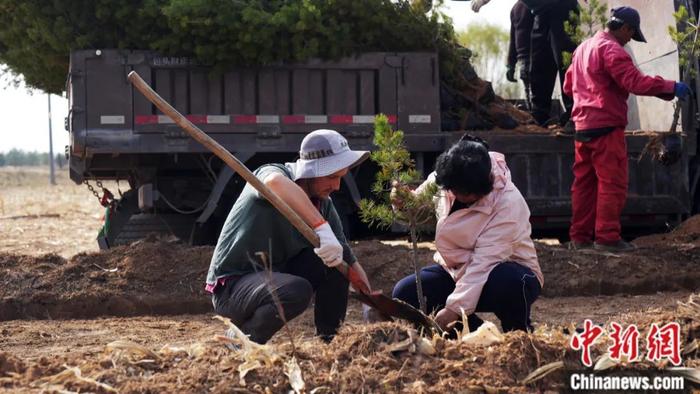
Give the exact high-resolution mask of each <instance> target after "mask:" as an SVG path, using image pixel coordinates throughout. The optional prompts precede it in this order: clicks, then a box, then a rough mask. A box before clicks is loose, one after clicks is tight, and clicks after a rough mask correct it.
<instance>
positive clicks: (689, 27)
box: [668, 6, 700, 80]
mask: <svg viewBox="0 0 700 394" xmlns="http://www.w3.org/2000/svg"><path fill="white" fill-rule="evenodd" d="M673 17H674V19H675V20H676V25H675V26H673V25H672V26H669V27H668V34H669V35H670V36H671V39H672V40H673V42H675V43H676V44H677V45H678V64H679V65H680V68H681V78H682V79H684V80H688V79H689V78H694V77H695V74H696V68H695V67H692V65H693V64H696V62H697V57H698V49H699V47H700V45H698V44H699V43H698V23H697V21H696V20H695V18H694V17H691V16H689V14H688V10H687V9H686V8H685V7H684V6H680V7H679V8H678V11H677V12H675V13H674V14H673Z"/></svg>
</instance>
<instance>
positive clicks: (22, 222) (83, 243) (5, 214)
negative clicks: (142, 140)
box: [0, 167, 125, 257]
mask: <svg viewBox="0 0 700 394" xmlns="http://www.w3.org/2000/svg"><path fill="white" fill-rule="evenodd" d="M56 183H57V185H56V186H50V185H49V169H48V167H0V233H2V234H3V236H2V237H0V250H2V251H5V252H10V253H18V254H26V255H32V256H38V255H42V254H46V253H57V254H59V255H61V256H63V257H71V256H73V255H75V254H77V253H80V252H93V251H97V250H98V247H97V241H95V238H96V236H97V232H98V231H99V229H100V227H101V226H102V217H103V213H104V208H102V206H100V205H99V203H98V201H97V199H96V198H95V196H93V195H92V193H90V192H89V191H88V189H87V187H85V186H84V185H76V184H75V183H73V181H71V180H70V179H69V178H68V169H67V168H65V167H64V168H63V169H62V170H61V169H57V171H56ZM105 186H106V187H108V188H109V189H110V190H111V191H113V192H114V193H115V194H116V183H114V182H109V183H106V185H105ZM122 186H125V185H124V184H123V183H122Z"/></svg>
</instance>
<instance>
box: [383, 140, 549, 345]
mask: <svg viewBox="0 0 700 394" xmlns="http://www.w3.org/2000/svg"><path fill="white" fill-rule="evenodd" d="M430 182H435V183H437V184H438V185H439V186H440V187H441V190H440V192H438V196H437V197H436V215H437V219H438V222H437V226H436V228H435V247H436V248H437V252H436V253H435V256H434V260H435V262H436V263H437V264H435V265H431V266H428V267H425V268H423V269H422V270H421V272H420V276H421V280H422V283H423V292H424V294H425V297H426V298H427V306H428V311H429V312H431V313H432V312H437V316H436V321H437V323H438V324H439V325H440V326H441V327H443V328H448V327H450V326H451V325H452V323H454V322H459V321H460V320H461V316H462V313H464V314H466V315H467V316H468V322H469V328H470V330H475V329H476V328H478V327H479V326H480V325H481V323H483V321H482V320H481V319H480V318H479V317H478V316H477V315H476V314H475V312H493V313H495V314H496V316H497V317H498V318H499V319H500V321H501V326H502V328H503V331H504V332H505V331H511V330H528V329H531V325H530V307H531V305H532V303H533V302H534V301H535V300H536V299H537V297H538V296H539V294H540V291H541V288H542V285H543V284H544V279H543V277H542V271H541V270H540V266H539V263H538V262H537V254H536V252H535V246H534V244H533V242H532V239H531V238H530V210H529V209H528V207H527V203H526V202H525V199H524V198H523V196H522V195H521V194H520V191H518V189H517V188H516V187H515V185H514V184H513V182H512V181H511V178H510V170H508V167H507V166H506V161H505V157H504V156H503V155H502V154H500V153H497V152H489V151H488V145H487V144H486V143H485V142H484V141H482V140H481V139H478V138H475V137H471V136H468V135H465V137H463V138H462V139H461V140H460V141H459V142H458V143H456V144H455V145H453V146H452V147H451V148H450V149H449V150H448V151H446V152H444V153H443V154H441V155H440V156H439V157H438V159H437V162H436V164H435V172H433V173H432V174H430V176H429V177H428V179H427V180H426V181H425V182H424V183H423V184H422V185H421V186H419V188H418V189H417V190H418V191H419V190H421V189H422V188H423V187H425V186H426V185H427V184H429V183H430ZM393 296H394V297H395V298H399V299H401V300H403V301H406V302H408V303H410V304H412V305H413V306H415V307H418V305H419V303H418V297H417V293H416V284H415V275H411V276H408V277H406V278H404V279H402V280H401V281H399V283H397V284H396V286H395V287H394V292H393Z"/></svg>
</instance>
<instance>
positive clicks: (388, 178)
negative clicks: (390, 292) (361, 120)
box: [360, 115, 438, 314]
mask: <svg viewBox="0 0 700 394" xmlns="http://www.w3.org/2000/svg"><path fill="white" fill-rule="evenodd" d="M374 144H375V145H376V146H377V148H378V149H377V150H376V151H374V152H372V154H371V156H370V158H371V159H372V161H374V162H375V163H377V165H378V166H379V171H378V172H377V175H376V179H375V182H374V184H373V186H372V192H373V194H374V196H375V197H376V200H367V199H363V200H362V201H361V202H360V218H361V219H362V221H363V222H365V223H368V224H369V225H374V226H376V227H380V228H389V227H391V226H392V225H393V224H394V223H397V224H401V225H404V226H407V227H408V228H409V231H410V234H411V246H412V253H411V255H412V258H413V270H414V272H415V274H416V290H417V293H418V302H419V303H420V309H421V311H422V312H423V313H426V314H427V313H428V310H427V306H426V300H425V297H424V295H423V285H422V282H421V280H420V271H419V268H420V267H419V265H418V253H417V252H418V231H419V230H420V229H421V228H422V227H423V226H424V225H426V224H427V223H429V222H431V221H432V220H433V219H434V217H435V206H434V202H433V197H434V196H435V194H436V193H437V191H438V187H437V185H435V184H434V183H432V184H429V186H428V187H425V188H423V189H422V190H420V191H419V192H414V191H412V190H411V187H412V186H414V185H416V184H417V183H418V181H419V180H420V174H419V173H418V171H416V168H415V164H414V162H413V160H411V155H410V153H409V151H408V150H407V149H406V147H405V146H404V134H403V132H402V131H400V130H394V129H393V128H392V127H391V125H390V124H389V120H388V119H387V117H386V116H385V115H377V117H376V118H375V120H374ZM392 186H393V189H394V191H395V192H394V194H393V196H392V193H391V191H392ZM392 201H393V203H394V204H393V206H392Z"/></svg>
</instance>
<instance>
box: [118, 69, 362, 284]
mask: <svg viewBox="0 0 700 394" xmlns="http://www.w3.org/2000/svg"><path fill="white" fill-rule="evenodd" d="M127 79H128V80H129V82H131V84H132V85H134V87H135V88H136V89H138V91H139V92H141V93H142V94H143V95H144V96H145V97H146V98H147V99H148V101H150V102H152V103H153V104H154V105H155V106H156V107H158V109H159V110H161V111H162V112H163V113H164V114H165V115H167V116H168V117H170V119H172V120H173V121H174V122H175V123H176V124H177V125H178V126H180V127H182V129H183V130H185V131H186V132H187V134H189V135H190V136H191V137H192V138H194V139H195V140H196V141H197V142H199V143H200V144H202V145H204V146H205V147H206V148H207V149H209V150H210V151H211V152H212V153H214V154H215V155H216V156H218V157H219V158H220V159H221V160H223V161H224V163H226V164H227V165H228V166H229V167H231V168H232V169H233V170H234V171H236V172H237V173H238V174H239V175H240V176H241V177H242V178H243V179H245V181H246V182H248V183H249V184H250V185H251V186H253V187H254V188H255V189H256V190H257V191H259V192H260V194H262V195H263V197H265V198H266V199H267V201H269V202H270V204H272V205H273V206H274V207H275V208H277V210H278V211H280V212H281V213H282V215H284V217H285V218H287V220H289V222H290V223H292V225H293V226H294V227H295V228H296V229H297V230H299V232H300V233H302V234H303V235H304V237H305V238H306V239H307V240H309V242H311V244H312V245H313V246H314V247H318V246H319V239H318V235H316V233H315V232H314V231H313V230H312V229H311V227H309V225H307V224H306V222H304V220H303V219H302V218H301V217H299V215H298V214H297V213H296V212H294V210H292V209H291V208H290V207H289V205H287V203H285V202H284V201H282V199H280V198H279V197H278V196H277V195H276V194H275V193H274V192H273V191H272V190H270V189H269V188H268V187H267V186H265V184H264V183H262V182H261V181H260V179H258V178H257V177H256V176H255V175H253V173H252V172H251V171H250V170H249V169H248V167H246V166H245V164H243V163H241V162H240V161H239V160H238V159H237V158H236V157H235V156H234V155H233V154H231V152H229V151H228V150H226V148H224V147H223V146H221V145H220V144H219V143H218V142H216V141H215V140H214V139H213V138H211V137H209V135H207V134H206V133H205V132H203V131H202V130H200V129H199V127H197V126H195V125H194V124H193V123H192V122H190V121H189V120H188V119H187V118H185V117H184V116H182V114H181V113H180V112H178V111H177V110H176V109H175V108H173V107H172V106H171V105H170V104H169V103H168V102H167V101H165V100H164V99H163V98H162V97H160V95H158V93H156V92H155V91H154V90H153V89H151V87H150V86H149V85H148V84H147V83H146V81H144V80H143V79H142V78H141V76H140V75H139V74H138V73H137V72H136V71H132V72H130V73H129V75H128V77H127ZM336 268H337V269H338V270H339V271H340V272H341V273H342V274H343V275H344V276H345V277H346V278H348V280H349V281H350V283H352V285H353V287H355V289H356V290H358V291H360V292H362V293H364V294H368V293H369V289H368V288H367V285H366V284H365V283H364V282H363V281H362V279H360V276H359V275H358V273H357V272H356V271H355V270H354V269H353V268H352V267H350V266H349V265H348V264H347V263H345V262H343V263H342V264H340V265H338V266H337V267H336Z"/></svg>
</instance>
